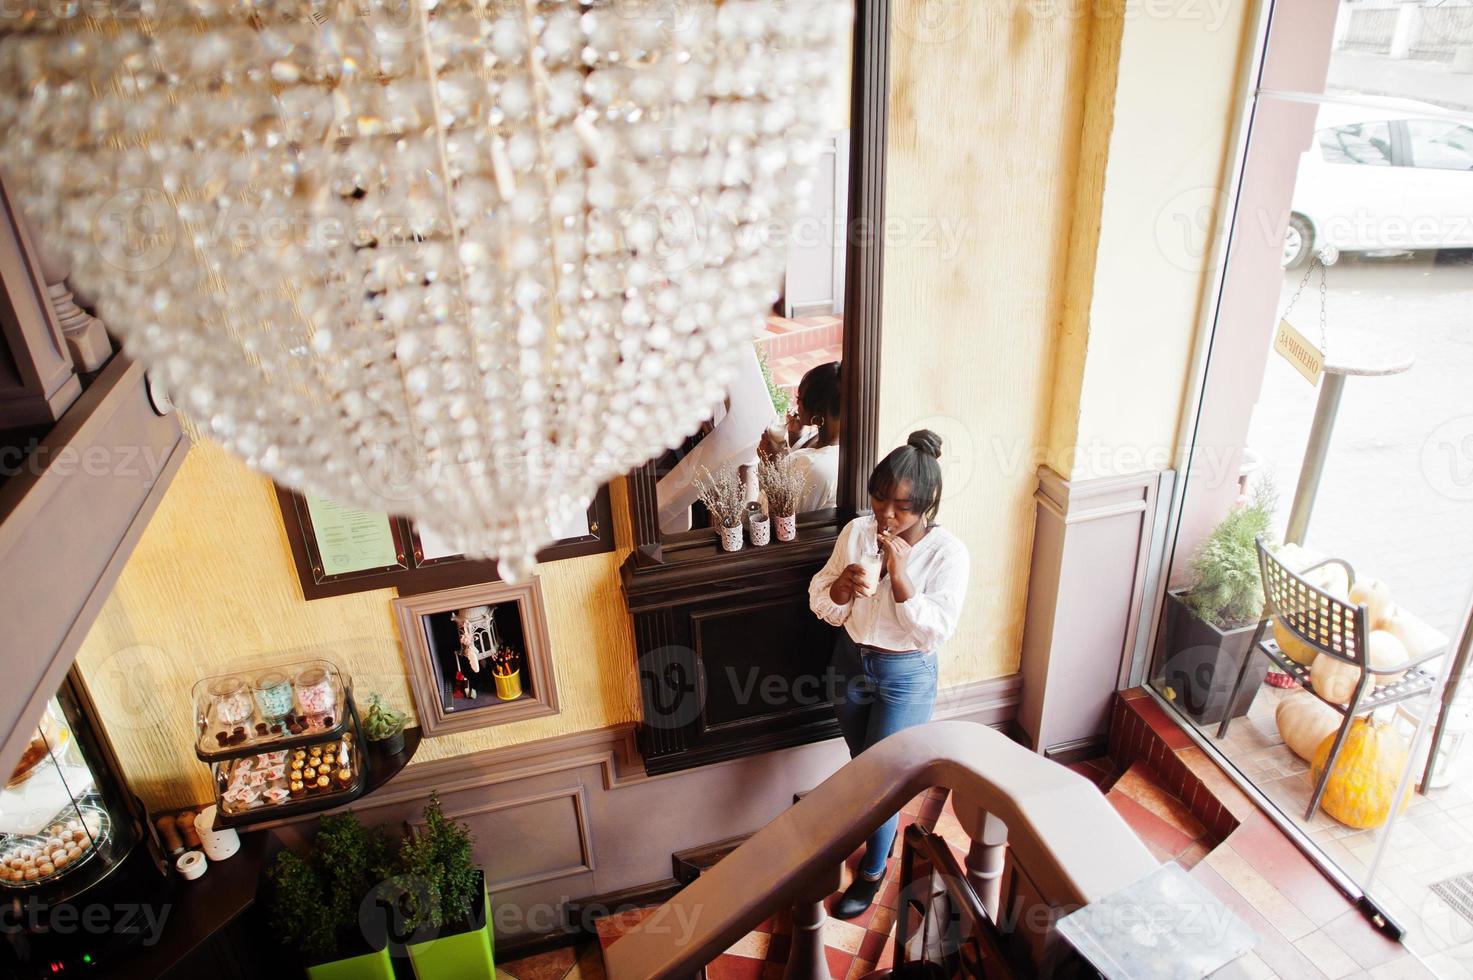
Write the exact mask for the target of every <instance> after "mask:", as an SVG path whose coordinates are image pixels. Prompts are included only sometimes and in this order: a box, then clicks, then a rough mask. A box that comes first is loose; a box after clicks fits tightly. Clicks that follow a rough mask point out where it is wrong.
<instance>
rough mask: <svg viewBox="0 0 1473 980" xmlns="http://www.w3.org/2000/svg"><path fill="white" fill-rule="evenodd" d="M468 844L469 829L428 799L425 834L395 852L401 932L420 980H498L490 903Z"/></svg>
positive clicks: (404, 844) (434, 798) (482, 878)
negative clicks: (403, 933)
mask: <svg viewBox="0 0 1473 980" xmlns="http://www.w3.org/2000/svg"><path fill="white" fill-rule="evenodd" d="M472 843H473V841H472V839H471V834H470V829H469V828H467V827H466V826H465V825H464V824H459V823H456V822H455V821H453V820H450V819H448V818H446V816H445V814H444V811H443V810H441V808H440V800H439V797H437V796H431V797H430V802H429V805H428V806H427V807H425V827H424V829H423V830H421V831H419V832H418V833H416V834H414V835H412V836H410V837H407V838H405V840H404V842H403V844H402V845H401V846H400V848H399V859H398V862H397V863H396V865H395V874H396V876H397V878H398V880H399V882H400V883H401V888H400V892H399V894H400V896H401V898H400V912H401V914H402V920H403V921H402V926H403V929H404V930H405V932H406V934H407V935H408V939H407V941H406V944H405V945H406V946H407V947H408V950H409V958H410V961H411V962H412V963H413V964H414V975H415V976H416V977H418V978H419V980H448V978H455V980H473V978H484V980H492V978H493V977H495V976H496V965H495V954H494V944H493V941H492V938H491V924H490V922H491V901H490V899H489V898H488V897H487V895H486V877H485V875H483V874H482V873H481V869H480V868H478V867H476V863H475V859H474V857H473V856H472V853H471V848H472Z"/></svg>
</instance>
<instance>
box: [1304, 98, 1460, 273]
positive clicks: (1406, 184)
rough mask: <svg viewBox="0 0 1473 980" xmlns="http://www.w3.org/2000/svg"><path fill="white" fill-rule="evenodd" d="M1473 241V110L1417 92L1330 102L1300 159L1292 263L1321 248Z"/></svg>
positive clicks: (1397, 248)
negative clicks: (1455, 108)
mask: <svg viewBox="0 0 1473 980" xmlns="http://www.w3.org/2000/svg"><path fill="white" fill-rule="evenodd" d="M1434 248H1473V116H1470V115H1469V114H1467V113H1456V112H1452V111H1450V110H1447V109H1443V108H1441V107H1440V106H1435V105H1431V104H1429V103H1425V102H1417V101H1414V100H1411V99H1374V100H1367V101H1366V104H1362V105H1354V106H1349V105H1322V106H1321V107H1320V109H1319V112H1318V114H1317V116H1316V118H1315V134H1314V140H1313V143H1312V144H1311V145H1310V148H1309V149H1308V150H1307V151H1306V152H1305V153H1304V154H1303V155H1302V156H1301V157H1300V160H1299V174H1298V178H1297V179H1296V181H1295V184H1294V197H1293V204H1292V208H1291V213H1290V215H1289V226H1288V229H1287V231H1286V232H1285V234H1284V257H1283V261H1284V265H1285V267H1286V268H1291V269H1292V268H1296V267H1298V266H1301V265H1303V264H1304V263H1305V262H1307V261H1309V257H1310V255H1312V254H1314V253H1316V252H1318V253H1320V256H1321V260H1322V261H1329V262H1333V261H1334V259H1335V257H1336V256H1337V255H1338V253H1340V252H1405V251H1414V250H1416V249H1434Z"/></svg>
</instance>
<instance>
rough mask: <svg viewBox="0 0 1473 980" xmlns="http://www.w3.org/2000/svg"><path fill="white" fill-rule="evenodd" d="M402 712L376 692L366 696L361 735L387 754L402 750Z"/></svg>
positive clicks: (403, 719) (403, 720)
mask: <svg viewBox="0 0 1473 980" xmlns="http://www.w3.org/2000/svg"><path fill="white" fill-rule="evenodd" d="M407 720H408V719H407V718H406V717H405V714H404V712H402V711H396V710H395V709H393V708H391V707H389V706H388V705H386V704H384V703H383V699H382V698H380V697H379V695H377V694H370V695H369V696H368V711H367V713H366V714H364V716H363V737H364V738H366V739H368V740H369V741H370V742H373V743H374V744H375V745H377V746H378V747H379V748H380V750H381V751H383V752H385V753H386V754H388V755H398V754H399V753H400V752H403V751H404V723H405V722H406V721H407Z"/></svg>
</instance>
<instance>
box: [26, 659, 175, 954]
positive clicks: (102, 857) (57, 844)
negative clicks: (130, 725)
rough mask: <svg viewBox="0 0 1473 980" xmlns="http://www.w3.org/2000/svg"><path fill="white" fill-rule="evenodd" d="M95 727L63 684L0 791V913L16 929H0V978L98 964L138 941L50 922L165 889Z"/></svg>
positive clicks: (154, 854)
mask: <svg viewBox="0 0 1473 980" xmlns="http://www.w3.org/2000/svg"><path fill="white" fill-rule="evenodd" d="M94 719H95V711H94V709H93V707H92V702H91V700H90V698H88V696H87V693H86V689H85V687H84V686H83V685H82V683H81V682H80V681H79V680H78V679H77V678H76V677H75V676H70V675H69V676H68V677H67V680H66V682H65V683H64V684H63V685H62V687H61V688H60V690H58V691H57V693H56V696H55V697H53V698H52V699H51V701H50V702H49V703H48V704H47V706H46V709H45V712H44V714H43V715H42V718H41V721H40V723H39V724H38V725H37V727H36V730H35V732H34V733H33V734H32V737H31V741H30V744H29V745H27V747H26V749H25V751H24V753H22V756H21V758H20V761H19V762H18V763H17V765H16V766H15V768H14V770H13V771H11V772H10V773H9V774H8V775H7V776H6V778H5V783H4V787H3V788H0V905H3V913H4V915H5V916H6V921H7V922H8V923H10V924H13V925H14V926H15V927H14V928H6V929H4V930H0V932H3V936H0V976H7V977H9V976H16V977H29V976H40V975H50V974H52V973H55V972H57V970H56V968H55V966H56V965H57V964H73V963H75V964H82V963H87V964H94V963H99V962H106V961H107V960H108V959H109V958H110V957H112V956H113V955H116V953H117V950H119V949H121V948H123V947H127V946H129V945H131V944H132V943H133V942H135V941H136V940H137V934H136V933H128V932H126V931H123V930H118V929H101V930H93V931H81V932H79V931H78V930H76V929H74V928H73V929H64V928H61V927H59V926H58V923H66V922H68V921H70V920H69V919H65V918H61V917H60V916H59V915H56V914H53V913H55V912H56V910H61V909H66V908H68V907H70V908H71V909H72V910H73V911H80V910H82V909H85V908H94V907H95V908H107V909H111V908H115V907H117V906H118V904H119V903H125V902H127V903H133V904H135V905H136V904H137V903H140V902H149V901H153V900H155V899H156V898H157V897H158V896H159V895H161V894H162V893H163V892H164V890H165V889H166V886H167V882H168V877H167V875H168V872H167V864H166V863H165V861H164V858H163V852H162V851H161V850H160V849H159V848H158V847H157V846H156V843H155V842H154V840H153V836H152V831H151V830H150V828H149V826H148V822H147V819H146V814H145V812H144V809H143V805H142V803H141V802H140V801H139V800H138V798H137V797H135V796H134V795H133V794H132V793H130V792H129V791H128V789H127V786H126V784H125V783H124V782H123V779H122V776H121V774H120V770H119V767H118V764H117V759H116V757H115V756H114V754H113V751H112V747H111V745H110V744H109V743H108V741H107V738H106V736H105V734H104V733H103V732H102V730H101V729H100V727H98V726H97V724H96V723H95V721H94Z"/></svg>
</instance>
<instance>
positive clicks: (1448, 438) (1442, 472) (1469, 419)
mask: <svg viewBox="0 0 1473 980" xmlns="http://www.w3.org/2000/svg"><path fill="white" fill-rule="evenodd" d="M1422 474H1423V476H1425V477H1426V478H1427V482H1428V483H1430V484H1431V485H1432V489H1434V490H1436V491H1437V492H1438V493H1440V494H1442V495H1443V496H1444V497H1447V498H1449V499H1451V500H1459V501H1470V500H1473V415H1460V416H1458V417H1457V418H1451V419H1448V420H1447V421H1446V422H1444V423H1442V424H1441V425H1439V426H1438V427H1437V428H1435V429H1433V430H1432V433H1431V434H1430V435H1429V436H1428V437H1427V441H1426V442H1424V443H1422Z"/></svg>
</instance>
